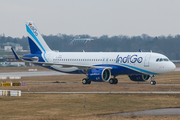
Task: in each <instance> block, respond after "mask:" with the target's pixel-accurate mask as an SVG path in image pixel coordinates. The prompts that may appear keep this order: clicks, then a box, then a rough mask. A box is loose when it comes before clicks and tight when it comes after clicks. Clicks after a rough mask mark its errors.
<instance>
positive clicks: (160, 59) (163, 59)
mask: <svg viewBox="0 0 180 120" xmlns="http://www.w3.org/2000/svg"><path fill="white" fill-rule="evenodd" d="M162 61H169V59H167V58H157V59H156V62H162Z"/></svg>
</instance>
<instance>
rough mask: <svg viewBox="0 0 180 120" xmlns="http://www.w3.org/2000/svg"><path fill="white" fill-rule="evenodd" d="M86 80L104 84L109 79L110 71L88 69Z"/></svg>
mask: <svg viewBox="0 0 180 120" xmlns="http://www.w3.org/2000/svg"><path fill="white" fill-rule="evenodd" d="M88 78H89V80H91V81H96V82H106V81H109V79H110V78H111V71H110V70H109V69H106V68H95V69H90V70H89V72H88Z"/></svg>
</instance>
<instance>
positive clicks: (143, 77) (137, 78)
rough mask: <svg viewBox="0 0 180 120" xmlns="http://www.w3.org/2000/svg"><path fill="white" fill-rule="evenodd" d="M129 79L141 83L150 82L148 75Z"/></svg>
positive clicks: (133, 76)
mask: <svg viewBox="0 0 180 120" xmlns="http://www.w3.org/2000/svg"><path fill="white" fill-rule="evenodd" d="M129 78H130V79H131V80H132V81H137V82H143V81H148V80H150V78H151V76H150V75H129Z"/></svg>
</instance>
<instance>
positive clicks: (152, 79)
mask: <svg viewBox="0 0 180 120" xmlns="http://www.w3.org/2000/svg"><path fill="white" fill-rule="evenodd" d="M150 84H151V85H156V81H155V80H154V75H152V76H151V82H150Z"/></svg>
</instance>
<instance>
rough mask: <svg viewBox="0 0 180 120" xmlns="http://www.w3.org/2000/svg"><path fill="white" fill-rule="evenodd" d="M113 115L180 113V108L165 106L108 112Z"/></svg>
mask: <svg viewBox="0 0 180 120" xmlns="http://www.w3.org/2000/svg"><path fill="white" fill-rule="evenodd" d="M115 115H180V108H166V109H155V110H144V111H135V112H127V113H117V114H110V116H115Z"/></svg>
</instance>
